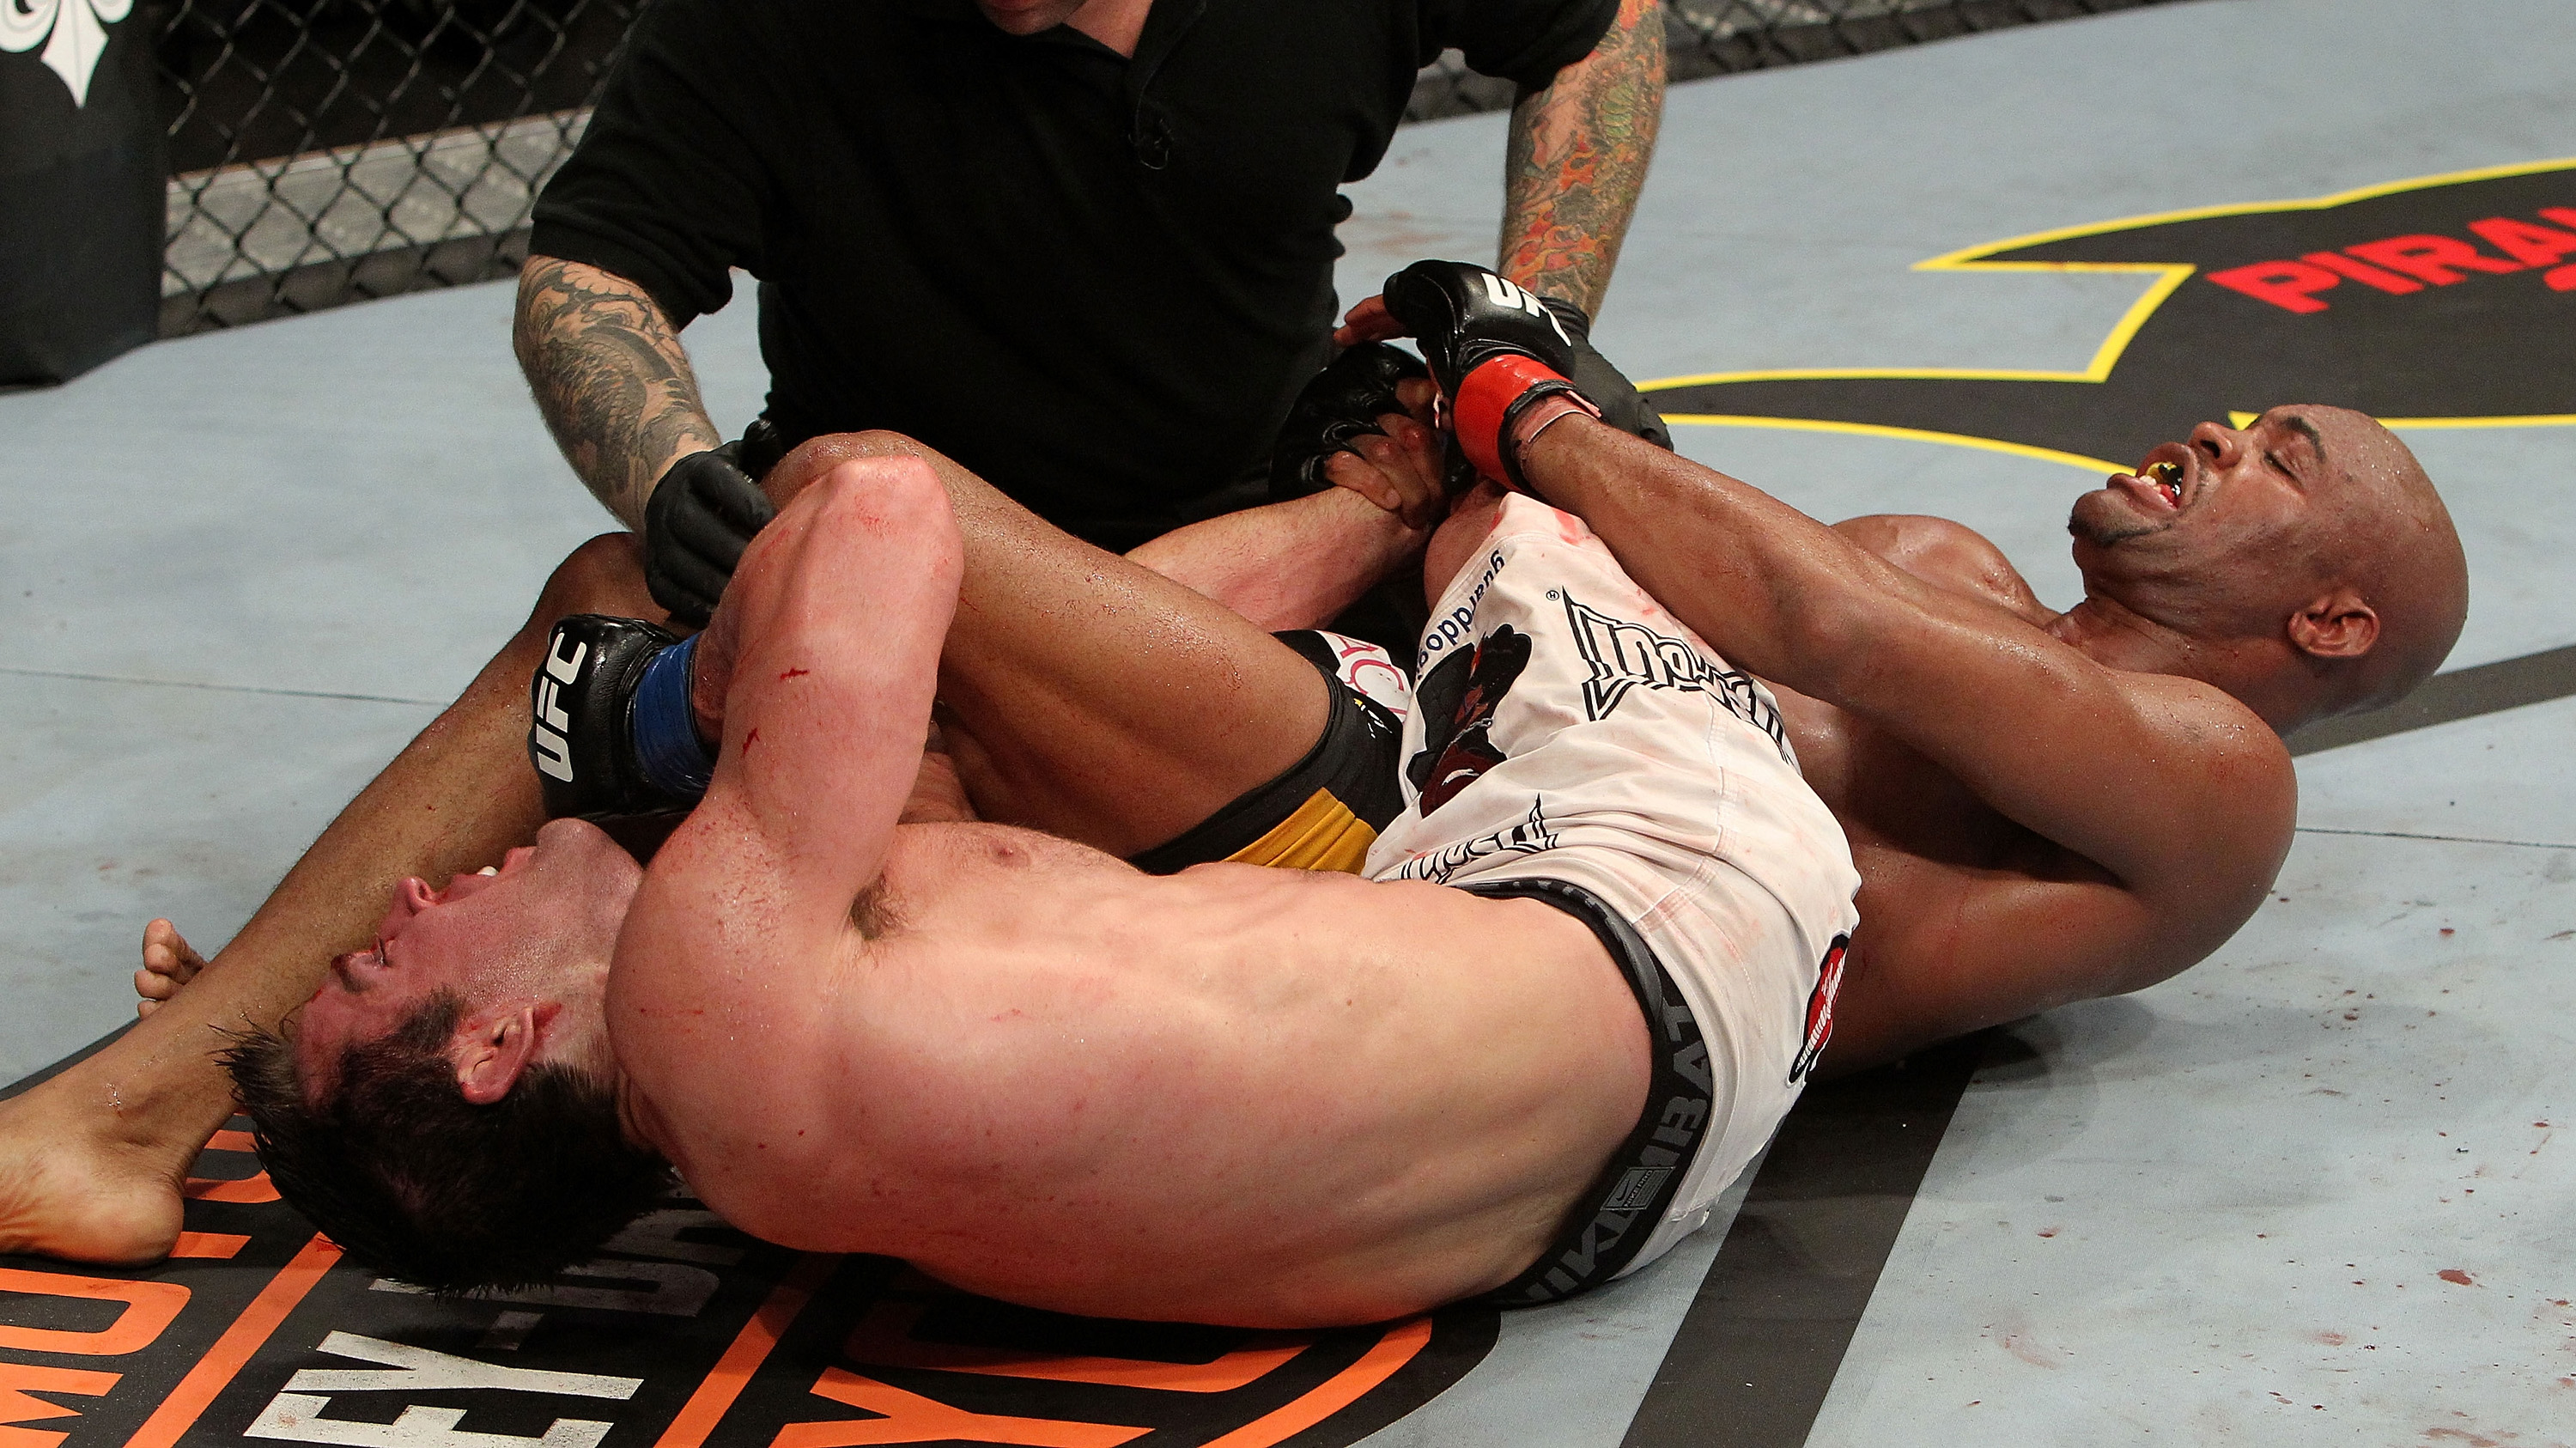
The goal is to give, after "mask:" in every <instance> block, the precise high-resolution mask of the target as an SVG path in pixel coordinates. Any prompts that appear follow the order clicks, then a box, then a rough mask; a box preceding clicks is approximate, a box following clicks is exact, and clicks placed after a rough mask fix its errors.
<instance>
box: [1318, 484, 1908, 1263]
mask: <svg viewBox="0 0 2576 1448" xmlns="http://www.w3.org/2000/svg"><path fill="white" fill-rule="evenodd" d="M1464 521H1465V520H1464V519H1461V520H1460V522H1461V523H1463V522H1464ZM1449 526H1452V527H1455V526H1459V524H1456V523H1453V524H1451V525H1449ZM1414 696H1415V700H1414V707H1413V709H1412V710H1411V711H1410V713H1409V715H1408V717H1407V718H1406V720H1405V725H1404V736H1403V759H1404V785H1403V788H1404V798H1405V809H1404V810H1403V812H1402V813H1401V814H1399V815H1397V816H1396V817H1395V818H1394V819H1393V820H1392V821H1391V822H1390V823H1388V824H1387V825H1386V826H1385V828H1384V829H1383V831H1382V832H1381V833H1380V835H1379V837H1378V839H1377V842H1376V843H1375V845H1374V846H1372V847H1371V849H1370V850H1369V854H1368V859H1367V863H1366V865H1365V867H1364V868H1363V871H1362V873H1364V874H1365V875H1367V876H1368V877H1369V878H1371V879H1378V880H1394V879H1415V880H1431V881H1437V882H1440V883H1444V884H1450V885H1456V886H1460V887H1464V888H1470V889H1474V890H1476V891H1477V892H1478V893H1480V894H1484V893H1490V894H1510V895H1527V896H1531V897H1533V898H1539V899H1545V900H1547V901H1549V903H1551V904H1555V905H1557V906H1558V907H1559V908H1562V909H1565V910H1567V911H1568V912H1569V913H1572V914H1574V915H1575V916H1576V917H1577V918H1578V919H1582V920H1584V921H1585V922H1586V924H1588V925H1590V926H1591V927H1592V928H1593V931H1594V933H1595V935H1596V936H1597V937H1598V938H1600V939H1601V941H1602V943H1603V945H1604V947H1605V948H1606V949H1608V950H1609V951H1610V953H1611V955H1612V958H1613V959H1614V960H1616V961H1617V962H1618V963H1619V965H1620V967H1621V968H1622V969H1623V970H1624V971H1626V972H1627V973H1628V974H1629V976H1630V984H1631V986H1632V987H1633V988H1634V989H1635V990H1636V991H1637V994H1638V1000H1639V1004H1640V1008H1641V1009H1642V1010H1644V1011H1645V1012H1646V1023H1647V1026H1648V1029H1649V1031H1650V1032H1651V1033H1652V1035H1653V1037H1654V1039H1655V1042H1656V1048H1657V1049H1656V1073H1655V1087H1654V1090H1653V1091H1652V1092H1651V1093H1650V1095H1649V1098H1648V1101H1647V1106H1646V1111H1645V1114H1644V1117H1643V1119H1641V1120H1640V1121H1639V1123H1638V1127H1637V1130H1636V1132H1635V1134H1634V1135H1633V1136H1632V1137H1631V1138H1630V1140H1629V1141H1628V1143H1627V1144H1626V1145H1625V1146H1623V1148H1622V1150H1621V1152H1620V1153H1619V1154H1618V1156H1616V1157H1615V1158H1614V1159H1613V1161H1612V1163H1611V1167H1610V1169H1609V1170H1608V1171H1607V1172H1605V1173H1604V1175H1603V1178H1602V1180H1601V1182H1600V1184H1599V1187H1598V1190H1597V1192H1596V1194H1595V1195H1594V1196H1592V1197H1589V1198H1587V1199H1586V1204H1585V1205H1584V1206H1583V1207H1581V1208H1579V1209H1578V1210H1577V1212H1576V1214H1575V1216H1574V1219H1573V1220H1572V1221H1571V1222H1570V1224H1569V1227H1568V1230H1567V1233H1566V1235H1565V1236H1564V1237H1563V1238H1562V1239H1561V1240H1560V1241H1559V1242H1558V1243H1557V1244H1556V1245H1555V1246H1552V1247H1551V1248H1550V1249H1549V1251H1548V1253H1547V1254H1546V1255H1545V1256H1543V1257H1542V1258H1541V1259H1540V1261H1539V1262H1538V1263H1537V1264H1536V1265H1534V1266H1533V1267H1532V1268H1531V1269H1530V1271H1529V1272H1527V1273H1525V1274H1524V1275H1523V1276H1522V1278H1520V1279H1518V1280H1516V1281H1515V1282H1513V1283H1512V1284H1510V1285H1508V1286H1506V1287H1505V1288H1503V1289H1500V1290H1499V1291H1498V1292H1497V1293H1495V1294H1494V1298H1495V1300H1497V1301H1501V1302H1506V1303H1527V1302H1544V1301H1549V1300H1552V1299H1554V1298H1557V1297H1562V1296H1565V1295H1568V1294H1569V1293H1572V1292H1577V1291H1581V1290H1583V1289H1584V1288H1586V1287H1590V1286H1594V1285H1597V1284H1598V1283H1600V1282H1603V1281H1608V1280H1610V1279H1612V1278H1614V1277H1619V1276H1624V1275H1626V1274H1627V1273H1629V1272H1632V1271H1635V1270H1636V1269H1637V1268H1638V1267H1640V1266H1643V1265H1644V1264H1645V1263H1647V1262H1649V1261H1652V1260H1653V1259H1654V1258H1655V1257H1657V1256H1659V1255H1661V1254H1662V1253H1663V1252H1664V1251H1665V1250H1667V1249H1668V1248H1670V1247H1671V1246H1672V1244H1673V1243H1674V1242H1676V1241H1678V1240H1680V1239H1681V1238H1682V1237H1683V1236H1685V1235H1687V1234H1689V1233H1690V1232H1692V1231H1695V1230H1697V1229H1698V1227H1699V1226H1700V1225H1701V1224H1702V1223H1704V1222H1705V1221H1707V1220H1708V1213H1709V1205H1710V1203H1711V1202H1713V1201H1714V1200H1715V1199H1716V1198H1717V1196H1718V1195H1719V1194H1720V1193H1721V1192H1723V1191H1724V1190H1725V1189H1726V1187H1727V1185H1728V1184H1729V1183H1731V1182H1732V1181H1734V1179H1735V1178H1736V1176H1737V1175H1738V1174H1739V1173H1741V1172H1742V1171H1743V1170H1744V1167H1745V1165H1746V1164H1747V1163H1748V1162H1750V1161H1751V1160H1752V1159H1753V1156H1754V1154H1755V1153H1756V1152H1758V1151H1760V1150H1761V1148H1762V1146H1763V1144H1764V1143H1765V1142H1767V1141H1769V1140H1770V1138H1771V1134H1772V1132H1773V1131H1774V1129H1776V1128H1777V1127H1778V1126H1779V1124H1780V1119H1781V1117H1782V1116H1784V1115H1785V1114H1786V1113H1787V1112H1788V1110H1789V1107H1790V1105H1791V1104H1792V1103H1793V1102H1795V1101H1796V1100H1797V1098H1798V1093H1799V1091H1800V1090H1801V1089H1802V1087H1803V1085H1804V1082H1805V1080H1806V1076H1807V1073H1808V1071H1809V1069H1810V1068H1811V1067H1812V1066H1813V1065H1814V1063H1815V1058H1816V1054H1817V1052H1819V1051H1820V1050H1822V1049H1823V1045H1824V1038H1825V1036H1826V1034H1827V1033H1828V1032H1829V1031H1830V1029H1831V1024H1832V1009H1833V992H1834V989H1835V987H1836V986H1837V985H1838V984H1839V981H1840V974H1841V965H1842V954H1843V950H1844V947H1845V945H1846V944H1847V943H1848V941H1849V939H1850V936H1851V930H1852V927H1853V925H1854V924H1855V922H1856V921H1857V919H1858V915H1857V913H1856V912H1855V911H1854V909H1853V906H1852V897H1853V895H1854V893H1855V892H1856V891H1857V890H1858V889H1859V888H1860V876H1859V874H1858V873H1857V872H1856V871H1855V870H1854V869H1853V868H1852V859H1851V850H1850V846H1849V845H1848V844H1847V843H1846V842H1845V840H1844V838H1843V832H1842V828H1841V826H1840V825H1838V824H1836V823H1835V821H1834V817H1833V815H1832V813H1831V812H1830V811H1828V810H1827V809H1826V808H1825V805H1824V802H1823V801H1822V800H1820V799H1818V798H1817V797H1816V793H1815V791H1814V790H1812V789H1809V788H1808V787H1807V783H1806V781H1805V780H1804V779H1803V778H1801V777H1800V775H1799V773H1798V765H1797V758H1796V755H1795V754H1794V753H1793V752H1792V750H1791V749H1790V746H1789V742H1788V738H1787V735H1786V734H1785V732H1784V731H1783V729H1782V727H1781V723H1780V717H1779V712H1778V709H1777V707H1776V705H1775V704H1774V702H1773V700H1772V697H1771V693H1770V691H1769V690H1768V689H1766V688H1764V687H1763V686H1762V685H1761V684H1760V683H1758V682H1756V681H1755V680H1753V679H1752V678H1750V677H1748V676H1746V675H1744V674H1742V673H1739V672H1737V671H1735V670H1733V669H1731V668H1729V667H1728V666H1727V665H1726V663H1725V661H1724V660H1723V659H1721V658H1719V657H1718V656H1717V655H1716V654H1715V653H1714V652H1713V651H1711V650H1710V649H1709V647H1708V646H1707V645H1706V644H1704V643H1702V642H1701V641H1700V639H1699V637H1698V636H1697V635H1695V634H1693V633H1692V632H1691V631H1690V630H1689V629H1688V628H1685V627H1684V626H1683V625H1682V624H1681V622H1680V621H1679V620H1677V619H1675V618H1674V617H1673V616H1672V615H1671V614H1670V613H1668V612H1666V611H1665V610H1664V609H1663V608H1662V607H1661V606H1659V605H1658V604H1656V603H1655V601H1654V600H1653V599H1651V598H1649V597H1647V596H1646V594H1645V591H1644V590H1642V589H1640V588H1639V587H1638V586H1637V585H1636V584H1635V583H1634V582H1632V581H1630V579H1629V578H1628V575H1627V574H1626V572H1625V571H1624V570H1622V569H1621V568H1620V567H1619V564H1618V562H1617V560H1615V559H1614V558H1612V557H1611V555H1610V551H1609V549H1608V548H1606V547H1604V546H1603V545H1602V543H1601V541H1600V540H1599V539H1597V538H1595V537H1594V536H1592V533H1591V530H1590V529H1588V528H1586V527H1585V526H1584V525H1583V524H1582V522H1580V521H1579V520H1577V519H1576V518H1574V517H1572V516H1571V515H1569V514H1566V513H1561V512H1558V511H1557V510H1556V509H1554V508H1550V507H1548V506H1547V505H1545V504H1543V503H1540V502H1538V501H1536V500H1535V499H1531V498H1527V497H1522V496H1518V495H1514V496H1510V497H1507V498H1506V499H1505V500H1504V502H1503V506H1502V508H1501V510H1500V512H1499V514H1498V515H1497V516H1496V518H1495V521H1494V526H1493V528H1492V530H1491V532H1490V533H1489V534H1488V535H1487V536H1486V538H1485V539H1484V541H1483V543H1482V544H1481V545H1479V546H1478V548H1477V549H1476V551H1475V553H1474V554H1473V555H1472V556H1471V557H1470V558H1469V560H1468V562H1467V563H1466V564H1465V566H1463V567H1462V568H1460V569H1459V571H1458V575H1457V577H1456V578H1455V579H1453V580H1452V581H1451V582H1450V584H1449V586H1448V588H1447V590H1446V591H1445V592H1444V593H1443V595H1442V597H1441V599H1440V601H1439V603H1438V605H1437V606H1436V607H1435V608H1434V609H1433V611H1432V616H1431V622H1430V625H1429V627H1428V629H1427V630H1426V631H1425V633H1424V635H1423V638H1422V647H1421V654H1420V660H1419V667H1418V672H1417V679H1416V683H1415V686H1414ZM1640 957H1643V958H1640Z"/></svg>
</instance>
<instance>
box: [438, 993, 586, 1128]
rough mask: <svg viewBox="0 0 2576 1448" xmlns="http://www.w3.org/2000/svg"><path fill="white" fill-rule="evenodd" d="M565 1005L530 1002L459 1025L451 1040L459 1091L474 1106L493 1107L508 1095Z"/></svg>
mask: <svg viewBox="0 0 2576 1448" xmlns="http://www.w3.org/2000/svg"><path fill="white" fill-rule="evenodd" d="M561 1009H563V1007H562V1006H561V1005H559V1004H557V1003H556V1002H553V1001H526V1002H522V1003H521V1004H519V1005H517V1006H514V1007H508V1008H504V1009H500V1010H494V1011H484V1012H478V1013H476V1014H475V1015H474V1016H472V1017H469V1018H468V1019H466V1020H464V1021H461V1022H459V1023H458V1024H457V1027H456V1034H455V1035H454V1036H453V1037H451V1038H450V1039H449V1041H448V1043H447V1056H448V1059H449V1060H450V1061H453V1062H455V1063H456V1089H457V1090H458V1092H460V1093H461V1094H462V1095H463V1096H464V1097H465V1099H466V1100H467V1101H469V1102H472V1103H473V1104H474V1105H476V1106H489V1105H491V1104H492V1103H493V1102H495V1101H498V1100H500V1099H501V1098H502V1097H504V1096H507V1095H509V1094H510V1088H511V1087H512V1086H514V1085H517V1084H518V1080H519V1076H520V1073H522V1072H524V1071H526V1070H527V1068H528V1064H529V1062H530V1061H532V1060H534V1059H535V1057H536V1054H537V1043H538V1039H539V1038H540V1037H541V1036H542V1035H543V1034H544V1028H545V1026H546V1024H547V1023H548V1022H549V1021H551V1020H553V1019H554V1015H555V1013H556V1012H557V1011H559V1010H561Z"/></svg>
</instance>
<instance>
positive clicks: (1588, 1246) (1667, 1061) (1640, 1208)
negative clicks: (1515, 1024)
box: [1456, 879, 1715, 1307]
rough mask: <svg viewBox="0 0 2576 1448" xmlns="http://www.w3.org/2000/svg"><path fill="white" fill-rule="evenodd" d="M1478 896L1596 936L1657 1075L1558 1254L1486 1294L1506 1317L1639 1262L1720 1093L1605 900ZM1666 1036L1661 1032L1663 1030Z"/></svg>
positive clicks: (1688, 1017) (1554, 892)
mask: <svg viewBox="0 0 2576 1448" xmlns="http://www.w3.org/2000/svg"><path fill="white" fill-rule="evenodd" d="M1456 888H1458V889H1461V890H1464V891H1466V892H1467V893H1469V894H1471V895H1486V896H1492V897H1496V898H1500V899H1522V900H1538V901H1543V902H1545V903H1547V904H1550V905H1553V906H1555V907H1556V908H1557V909H1559V910H1562V911H1564V912H1565V913H1566V914H1568V915H1571V916H1573V917H1574V918H1575V919H1577V920H1580V921H1582V922H1583V923H1584V924H1585V925H1588V926H1590V927H1591V928H1592V933H1593V935H1594V936H1595V937H1596V938H1598V939H1599V940H1600V942H1601V947H1602V949H1604V950H1607V951H1609V952H1610V958H1611V959H1612V960H1615V961H1617V962H1619V965H1620V967H1621V969H1623V970H1625V971H1626V972H1627V975H1628V988H1629V989H1630V990H1632V991H1634V992H1636V995H1637V1009H1638V1010H1640V1011H1642V1012H1644V1013H1645V1017H1646V1029H1647V1032H1648V1033H1649V1034H1650V1035H1654V1036H1656V1037H1657V1039H1656V1040H1655V1067H1654V1070H1655V1074H1654V1079H1653V1081H1652V1082H1651V1083H1650V1084H1649V1086H1648V1088H1647V1091H1646V1109H1645V1111H1644V1112H1643V1113H1642V1114H1641V1115H1639V1117H1638V1118H1637V1129H1636V1130H1634V1131H1631V1132H1629V1133H1628V1139H1627V1140H1626V1141H1623V1142H1621V1143H1620V1144H1619V1150H1618V1151H1617V1152H1615V1153H1613V1154H1612V1156H1611V1158H1610V1164H1609V1165H1608V1166H1607V1167H1605V1168H1603V1169H1602V1172H1601V1176H1600V1178H1599V1179H1598V1180H1596V1181H1594V1182H1593V1184H1592V1190H1590V1191H1589V1192H1586V1193H1585V1194H1584V1196H1583V1199H1582V1201H1581V1202H1580V1203H1578V1204H1577V1205H1576V1207H1575V1209H1574V1211H1573V1213H1572V1214H1571V1215H1569V1216H1568V1217H1567V1219H1566V1228H1565V1230H1564V1231H1563V1232H1562V1233H1560V1234H1559V1235H1558V1237H1557V1239H1556V1242H1555V1244H1554V1245H1552V1246H1550V1247H1549V1248H1548V1249H1547V1250H1546V1251H1545V1252H1542V1253H1540V1254H1539V1259H1538V1261H1537V1262H1536V1263H1534V1264H1532V1265H1531V1267H1530V1269H1529V1270H1528V1271H1526V1272H1523V1273H1522V1274H1521V1275H1520V1276H1518V1277H1515V1278H1513V1279H1512V1280H1511V1281H1509V1282H1506V1283H1504V1284H1503V1285H1502V1286H1500V1287H1497V1288H1495V1289H1494V1290H1493V1291H1491V1292H1488V1293H1486V1294H1485V1296H1484V1299H1483V1300H1485V1301H1487V1302H1491V1303H1493V1304H1494V1305H1496V1306H1498V1307H1536V1306H1538V1305H1539V1304H1541V1303H1545V1302H1555V1301H1557V1300H1559V1299H1561V1298H1566V1297H1572V1296H1573V1295H1574V1294H1576V1293H1578V1292H1584V1291H1588V1290H1590V1289H1592V1288H1595V1287H1598V1286H1600V1285H1601V1284H1602V1283H1604V1282H1607V1281H1609V1280H1610V1279H1611V1278H1613V1277H1616V1276H1618V1275H1619V1271H1620V1269H1621V1268H1623V1267H1626V1266H1627V1265H1628V1264H1629V1263H1630V1262H1633V1261H1635V1260H1636V1257H1637V1254H1638V1253H1639V1252H1640V1251H1642V1250H1644V1248H1645V1245H1646V1239H1647V1238H1649V1237H1651V1236H1653V1235H1654V1234H1655V1227H1656V1225H1657V1224H1658V1223H1660V1222H1662V1221H1663V1219H1664V1212H1665V1210H1666V1209H1667V1208H1669V1207H1671V1205H1672V1202H1673V1196H1674V1194H1675V1193H1677V1192H1679V1191H1680V1190H1681V1186H1682V1178H1683V1177H1684V1176H1686V1175H1688V1174H1689V1171H1690V1164H1691V1158H1692V1157H1694V1156H1696V1155H1698V1153H1699V1147H1700V1143H1701V1140H1702V1139H1703V1138H1704V1137H1705V1136H1706V1135H1707V1132H1708V1126H1709V1108H1710V1107H1711V1105H1712V1104H1713V1103H1714V1101H1715V1091H1714V1088H1713V1086H1712V1084H1711V1077H1710V1075H1709V1069H1708V1046H1707V1043H1706V1042H1704V1041H1703V1040H1702V1039H1701V1038H1700V1030H1699V1018H1698V1017H1697V1016H1694V1015H1692V1014H1691V1008H1690V1003H1689V1002H1688V1001H1687V1000H1685V999H1683V997H1682V993H1681V989H1680V987H1678V986H1676V985H1674V984H1673V977H1672V973H1671V972H1669V971H1667V970H1665V969H1664V963H1663V962H1662V961H1661V960H1658V959H1656V958H1655V952H1654V948H1653V947H1652V946H1649V945H1648V944H1646V942H1645V938H1644V937H1642V936H1640V935H1639V934H1637V932H1636V929H1635V928H1634V927H1632V926H1630V925H1629V924H1628V922H1627V921H1626V920H1625V919H1624V918H1622V917H1621V916H1620V914H1619V912H1618V911H1616V910H1613V909H1611V908H1610V907H1609V905H1608V904H1607V903H1605V902H1604V901H1603V900H1602V899H1601V897H1600V896H1598V895H1595V894H1593V893H1592V892H1591V891H1589V890H1586V889H1584V888H1583V887H1582V886H1580V885H1571V884H1568V883H1566V882H1565V881H1563V880H1541V879H1521V880H1476V881H1472V882H1470V883H1468V884H1464V885H1460V886H1457V887H1456ZM1659 1027H1660V1030H1659V1029H1658V1028H1659Z"/></svg>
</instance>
